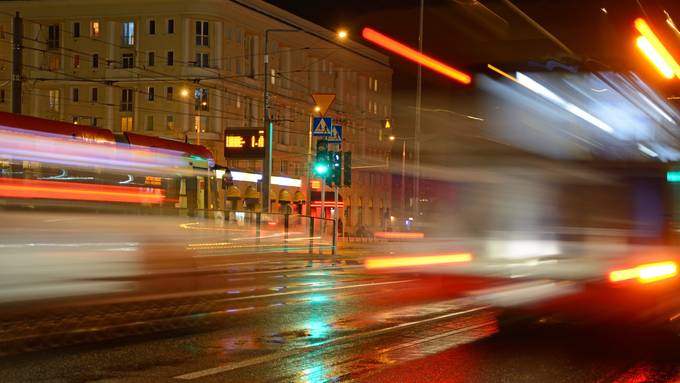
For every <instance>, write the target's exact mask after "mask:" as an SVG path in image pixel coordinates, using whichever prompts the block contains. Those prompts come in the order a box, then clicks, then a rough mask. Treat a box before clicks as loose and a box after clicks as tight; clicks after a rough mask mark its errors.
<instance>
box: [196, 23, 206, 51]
mask: <svg viewBox="0 0 680 383" xmlns="http://www.w3.org/2000/svg"><path fill="white" fill-rule="evenodd" d="M196 45H197V46H199V47H207V46H208V22H207V21H197V22H196Z"/></svg>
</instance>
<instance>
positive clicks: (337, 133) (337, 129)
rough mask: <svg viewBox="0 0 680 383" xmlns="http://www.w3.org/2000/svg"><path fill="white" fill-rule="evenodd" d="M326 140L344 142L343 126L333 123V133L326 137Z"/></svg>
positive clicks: (336, 142)
mask: <svg viewBox="0 0 680 383" xmlns="http://www.w3.org/2000/svg"><path fill="white" fill-rule="evenodd" d="M326 141H328V143H329V144H342V126H341V125H333V129H331V134H330V136H328V138H326Z"/></svg>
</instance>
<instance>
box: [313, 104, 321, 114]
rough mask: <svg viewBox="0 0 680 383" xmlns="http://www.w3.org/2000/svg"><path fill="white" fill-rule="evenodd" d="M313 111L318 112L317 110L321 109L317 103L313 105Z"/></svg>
mask: <svg viewBox="0 0 680 383" xmlns="http://www.w3.org/2000/svg"><path fill="white" fill-rule="evenodd" d="M314 111H315V112H317V113H319V112H320V111H321V107H320V106H318V105H317V106H315V107H314Z"/></svg>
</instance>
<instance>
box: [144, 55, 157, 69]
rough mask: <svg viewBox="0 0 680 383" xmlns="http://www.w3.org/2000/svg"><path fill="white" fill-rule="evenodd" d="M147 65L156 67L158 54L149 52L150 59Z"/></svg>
mask: <svg viewBox="0 0 680 383" xmlns="http://www.w3.org/2000/svg"><path fill="white" fill-rule="evenodd" d="M146 64H147V65H148V66H154V65H156V53H154V52H149V59H148V60H147V61H146Z"/></svg>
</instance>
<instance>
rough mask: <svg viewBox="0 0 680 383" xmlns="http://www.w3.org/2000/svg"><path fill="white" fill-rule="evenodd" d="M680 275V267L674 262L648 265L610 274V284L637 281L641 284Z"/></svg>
mask: <svg viewBox="0 0 680 383" xmlns="http://www.w3.org/2000/svg"><path fill="white" fill-rule="evenodd" d="M676 275H678V265H677V264H676V263H675V262H673V261H667V262H657V263H648V264H644V265H640V266H637V267H633V268H629V269H621V270H614V271H612V272H610V273H609V281H610V282H622V281H627V280H631V279H637V280H638V281H639V282H640V283H650V282H656V281H659V280H662V279H667V278H672V277H674V276H676Z"/></svg>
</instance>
